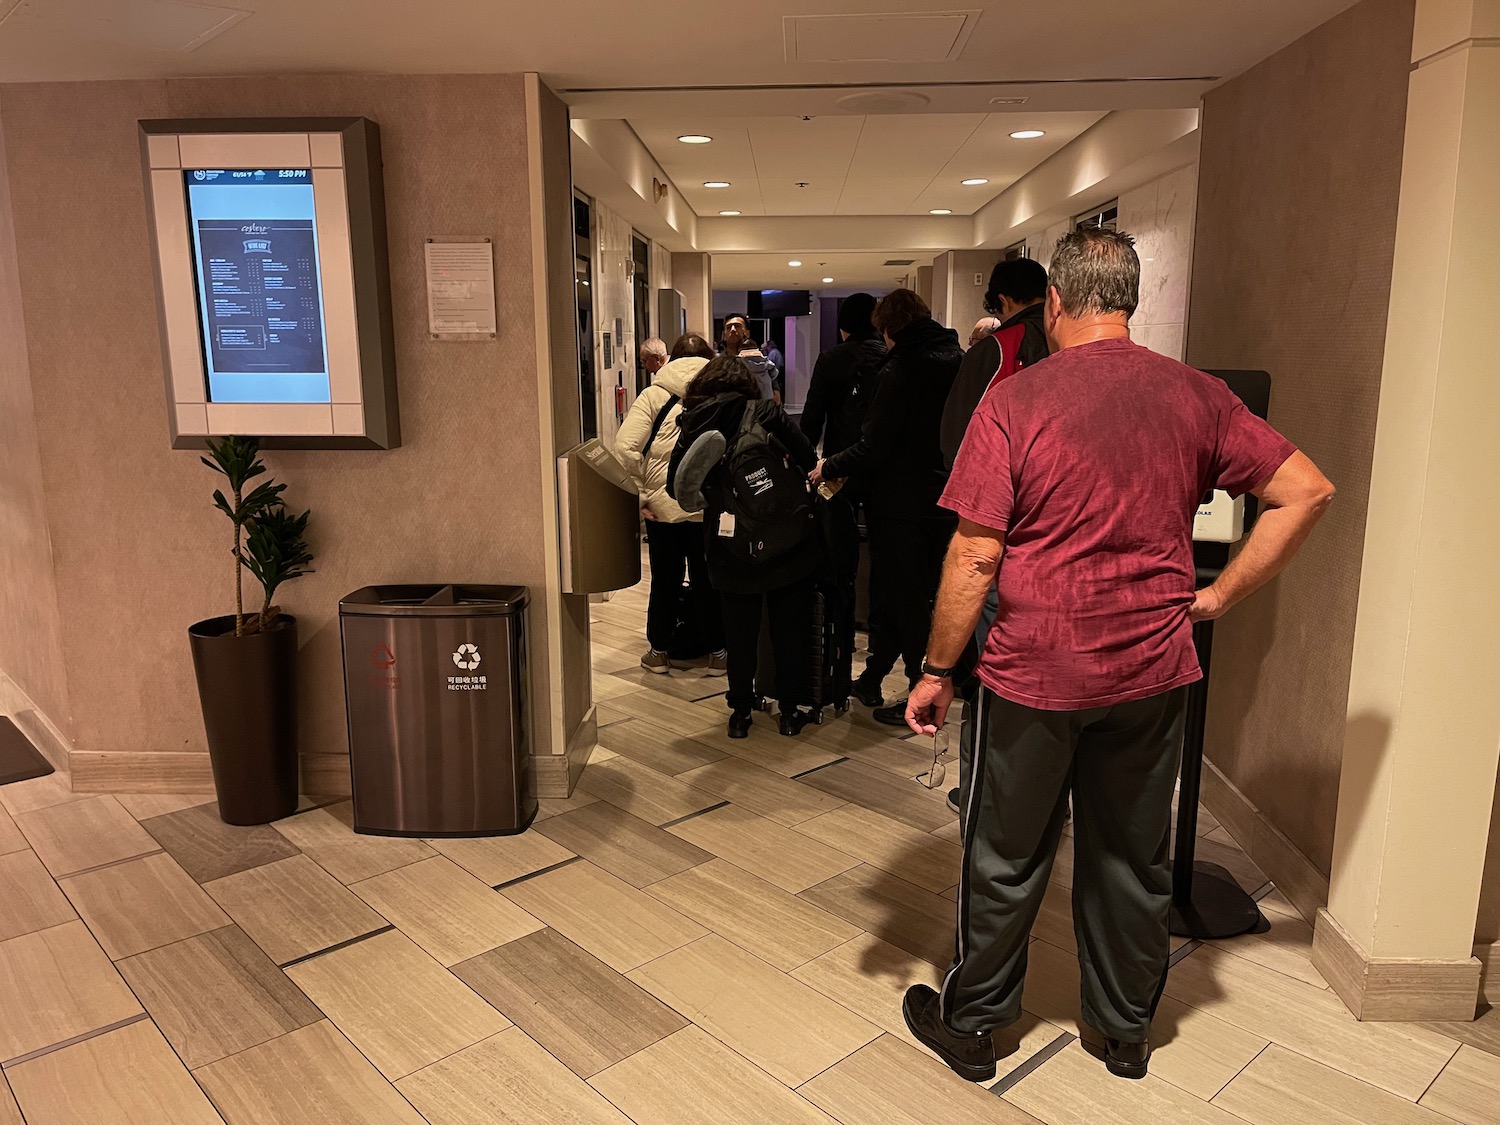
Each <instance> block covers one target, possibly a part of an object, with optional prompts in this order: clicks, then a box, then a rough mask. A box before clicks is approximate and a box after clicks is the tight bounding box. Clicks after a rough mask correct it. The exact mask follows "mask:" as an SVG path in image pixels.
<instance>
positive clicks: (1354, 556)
mask: <svg viewBox="0 0 1500 1125" xmlns="http://www.w3.org/2000/svg"><path fill="white" fill-rule="evenodd" d="M1413 12H1414V2H1413V0H1364V2H1363V3H1361V4H1359V5H1357V6H1356V7H1354V8H1352V9H1350V10H1349V11H1347V12H1345V13H1344V14H1343V15H1341V16H1338V17H1337V18H1335V19H1333V20H1330V21H1329V22H1328V23H1326V24H1324V25H1323V26H1322V27H1320V28H1318V29H1317V30H1315V31H1313V32H1312V33H1310V34H1309V35H1307V36H1305V37H1304V38H1302V39H1301V40H1299V41H1297V42H1296V43H1294V44H1292V45H1291V46H1289V47H1287V48H1286V49H1285V50H1283V51H1281V52H1279V53H1278V54H1276V55H1273V56H1272V57H1271V58H1269V59H1267V60H1266V61H1265V62H1263V63H1261V64H1260V65H1258V66H1256V67H1254V68H1253V69H1251V70H1250V71H1248V72H1246V73H1245V74H1244V75H1241V76H1240V77H1239V78H1237V79H1235V80H1233V81H1231V82H1228V83H1225V84H1224V85H1223V86H1221V87H1219V88H1218V89H1216V90H1214V91H1212V92H1211V93H1210V94H1209V95H1208V96H1207V97H1206V98H1205V100H1204V116H1203V140H1202V153H1201V158H1200V180H1199V191H1198V220H1197V228H1196V234H1195V242H1194V269H1193V284H1192V299H1191V313H1190V316H1189V318H1188V320H1189V326H1190V331H1189V334H1188V349H1187V359H1188V362H1190V363H1192V364H1193V365H1194V366H1199V367H1240V368H1264V369H1265V370H1267V371H1269V372H1270V373H1271V376H1272V378H1273V379H1274V381H1275V382H1274V385H1273V389H1272V398H1271V421H1272V422H1273V423H1274V424H1275V425H1276V426H1277V427H1278V428H1280V429H1281V430H1282V431H1283V432H1284V433H1286V434H1287V436H1288V437H1290V438H1291V439H1292V440H1293V441H1295V442H1297V443H1298V444H1299V445H1300V446H1301V447H1302V448H1303V449H1304V450H1305V451H1306V452H1307V453H1308V454H1309V455H1310V456H1311V457H1312V458H1313V459H1314V460H1315V461H1317V462H1318V464H1319V465H1320V467H1321V468H1322V469H1323V470H1324V471H1325V472H1326V473H1327V474H1328V475H1329V476H1330V477H1331V478H1332V479H1333V481H1334V483H1335V484H1336V485H1337V486H1338V488H1339V500H1338V503H1337V504H1336V505H1335V506H1334V509H1333V511H1332V513H1331V514H1330V515H1329V516H1328V518H1327V519H1326V520H1324V521H1323V524H1322V526H1320V527H1319V529H1318V531H1317V534H1316V535H1314V537H1313V538H1312V540H1311V541H1310V542H1309V543H1308V545H1307V547H1306V549H1305V550H1304V551H1303V553H1302V555H1301V557H1299V559H1298V560H1297V562H1296V563H1295V565H1294V566H1293V567H1292V569H1291V570H1290V571H1288V572H1287V573H1286V574H1285V575H1284V576H1283V577H1282V578H1281V579H1279V580H1278V581H1277V582H1276V583H1275V584H1273V585H1272V586H1271V587H1270V588H1268V589H1267V590H1265V591H1263V592H1262V593H1261V594H1259V595H1258V596H1257V597H1256V598H1254V599H1252V600H1251V601H1250V602H1248V603H1246V604H1245V605H1243V606H1241V607H1240V608H1239V609H1237V610H1235V612H1234V613H1233V614H1232V615H1231V616H1230V617H1229V618H1227V619H1226V620H1224V621H1223V622H1221V623H1220V625H1219V627H1218V630H1217V635H1216V638H1215V646H1214V670H1213V694H1212V697H1211V701H1210V704H1209V722H1208V735H1207V752H1208V755H1209V757H1210V758H1212V759H1213V761H1214V762H1215V763H1216V764H1217V765H1218V766H1219V768H1221V769H1222V770H1223V771H1224V774H1225V775H1226V776H1227V777H1228V778H1229V779H1230V780H1231V781H1232V782H1234V784H1235V785H1236V786H1238V787H1239V789H1240V790H1242V791H1243V792H1244V793H1245V795H1246V796H1247V797H1249V798H1250V799H1251V800H1252V801H1253V802H1254V803H1255V805H1256V806H1257V807H1259V808H1260V810H1261V811H1262V812H1263V813H1264V814H1265V815H1266V817H1267V819H1268V820H1270V822H1271V823H1272V824H1274V825H1275V826H1276V827H1277V828H1279V829H1281V830H1282V831H1283V832H1284V833H1285V834H1286V835H1287V836H1288V837H1289V838H1290V839H1291V840H1292V842H1293V843H1294V844H1295V845H1296V846H1297V847H1298V848H1299V849H1300V850H1301V851H1302V852H1303V853H1305V854H1306V855H1307V856H1308V857H1309V858H1310V859H1311V860H1312V861H1313V862H1314V863H1315V864H1317V865H1318V867H1320V868H1321V869H1322V870H1324V871H1327V870H1328V868H1329V863H1330V858H1331V854H1332V844H1333V826H1334V817H1335V811H1336V807H1337V800H1338V785H1339V767H1340V761H1341V758H1342V753H1343V745H1344V727H1345V704H1346V702H1347V700H1348V695H1349V670H1350V661H1351V650H1352V643H1353V638H1354V618H1355V610H1356V605H1357V601H1358V596H1359V575H1360V564H1361V552H1362V549H1363V542H1364V527H1365V516H1366V511H1367V507H1368V499H1369V486H1370V465H1371V459H1372V453H1373V448H1374V440H1375V413H1376V406H1377V403H1378V400H1379V394H1380V375H1381V364H1382V360H1383V356H1384V352H1385V328H1386V313H1387V309H1388V305H1389V299H1390V283H1391V262H1392V255H1393V248H1394V241H1395V230H1396V204H1397V198H1398V194H1399V189H1400V183H1401V153H1402V144H1403V136H1404V130H1405V120H1406V91H1407V70H1408V66H1409V63H1408V55H1409V51H1410V47H1411V36H1412V21H1413ZM1355 123H1357V125H1356V124H1355Z"/></svg>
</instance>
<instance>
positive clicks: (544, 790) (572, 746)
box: [531, 706, 599, 801]
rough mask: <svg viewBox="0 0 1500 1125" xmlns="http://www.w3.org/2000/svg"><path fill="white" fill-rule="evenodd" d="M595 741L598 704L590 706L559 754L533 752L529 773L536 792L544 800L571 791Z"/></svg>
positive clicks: (563, 797) (563, 796)
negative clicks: (563, 750) (533, 779)
mask: <svg viewBox="0 0 1500 1125" xmlns="http://www.w3.org/2000/svg"><path fill="white" fill-rule="evenodd" d="M597 745H599V708H598V707H597V706H593V707H590V708H589V710H588V714H586V715H585V716H584V717H583V722H581V723H579V724H578V729H577V730H576V731H574V732H573V737H572V738H570V739H568V748H567V751H566V752H565V753H562V754H535V755H533V756H532V759H531V766H532V771H533V777H534V778H535V779H536V795H537V796H538V797H540V798H543V799H545V800H558V801H565V800H567V799H568V798H569V797H571V796H572V795H573V788H574V786H576V785H577V784H578V778H579V776H580V775H581V774H582V773H583V767H584V766H586V765H588V764H589V758H590V757H591V756H592V755H593V753H594V747H596V746H597Z"/></svg>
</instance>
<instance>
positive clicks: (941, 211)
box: [927, 207, 953, 215]
mask: <svg viewBox="0 0 1500 1125" xmlns="http://www.w3.org/2000/svg"><path fill="white" fill-rule="evenodd" d="M927 213H928V214H929V215H951V214H953V212H952V211H950V210H948V208H946V207H934V208H933V209H932V210H931V211H929V212H927Z"/></svg>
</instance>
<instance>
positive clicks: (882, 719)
mask: <svg viewBox="0 0 1500 1125" xmlns="http://www.w3.org/2000/svg"><path fill="white" fill-rule="evenodd" d="M870 718H872V719H874V720H875V721H876V722H877V723H884V724H885V725H886V726H888V727H904V726H905V725H906V700H904V699H898V700H897V701H896V702H895V703H892V704H891V705H890V706H889V707H877V708H875V710H874V711H872V712H871V713H870Z"/></svg>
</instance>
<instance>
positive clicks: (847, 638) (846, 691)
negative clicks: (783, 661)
mask: <svg viewBox="0 0 1500 1125" xmlns="http://www.w3.org/2000/svg"><path fill="white" fill-rule="evenodd" d="M817 515H818V526H819V532H820V534H821V536H822V538H823V544H824V551H823V555H824V567H823V572H822V573H821V574H820V575H819V576H818V577H817V579H816V581H815V586H814V590H813V612H812V615H811V619H810V621H809V622H808V637H807V649H806V653H807V655H806V659H807V661H808V665H809V667H810V669H811V675H810V676H809V677H808V681H809V682H810V683H811V684H812V690H811V692H810V693H809V694H810V698H808V699H799V700H795V702H796V703H797V705H798V706H801V707H805V708H807V709H808V710H810V711H811V712H812V713H813V720H814V721H815V722H819V723H821V722H822V721H823V711H824V709H825V708H828V707H832V708H833V711H834V713H835V714H837V715H842V714H843V713H844V712H845V711H847V710H849V696H850V693H851V692H852V690H853V679H854V576H853V570H854V565H855V560H856V559H857V557H858V530H857V528H856V527H855V523H854V509H853V508H852V507H851V506H850V505H849V504H848V503H846V502H844V501H842V500H840V499H839V498H838V497H835V498H834V499H832V500H823V501H820V502H819V503H818V505H817ZM755 693H756V695H757V696H759V697H760V699H761V701H762V707H761V709H762V710H764V709H765V707H764V701H766V700H771V699H775V698H776V657H775V653H774V652H773V651H772V648H771V627H770V623H769V617H767V618H764V619H762V622H761V627H760V642H759V650H758V654H757V656H756V661H755Z"/></svg>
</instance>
